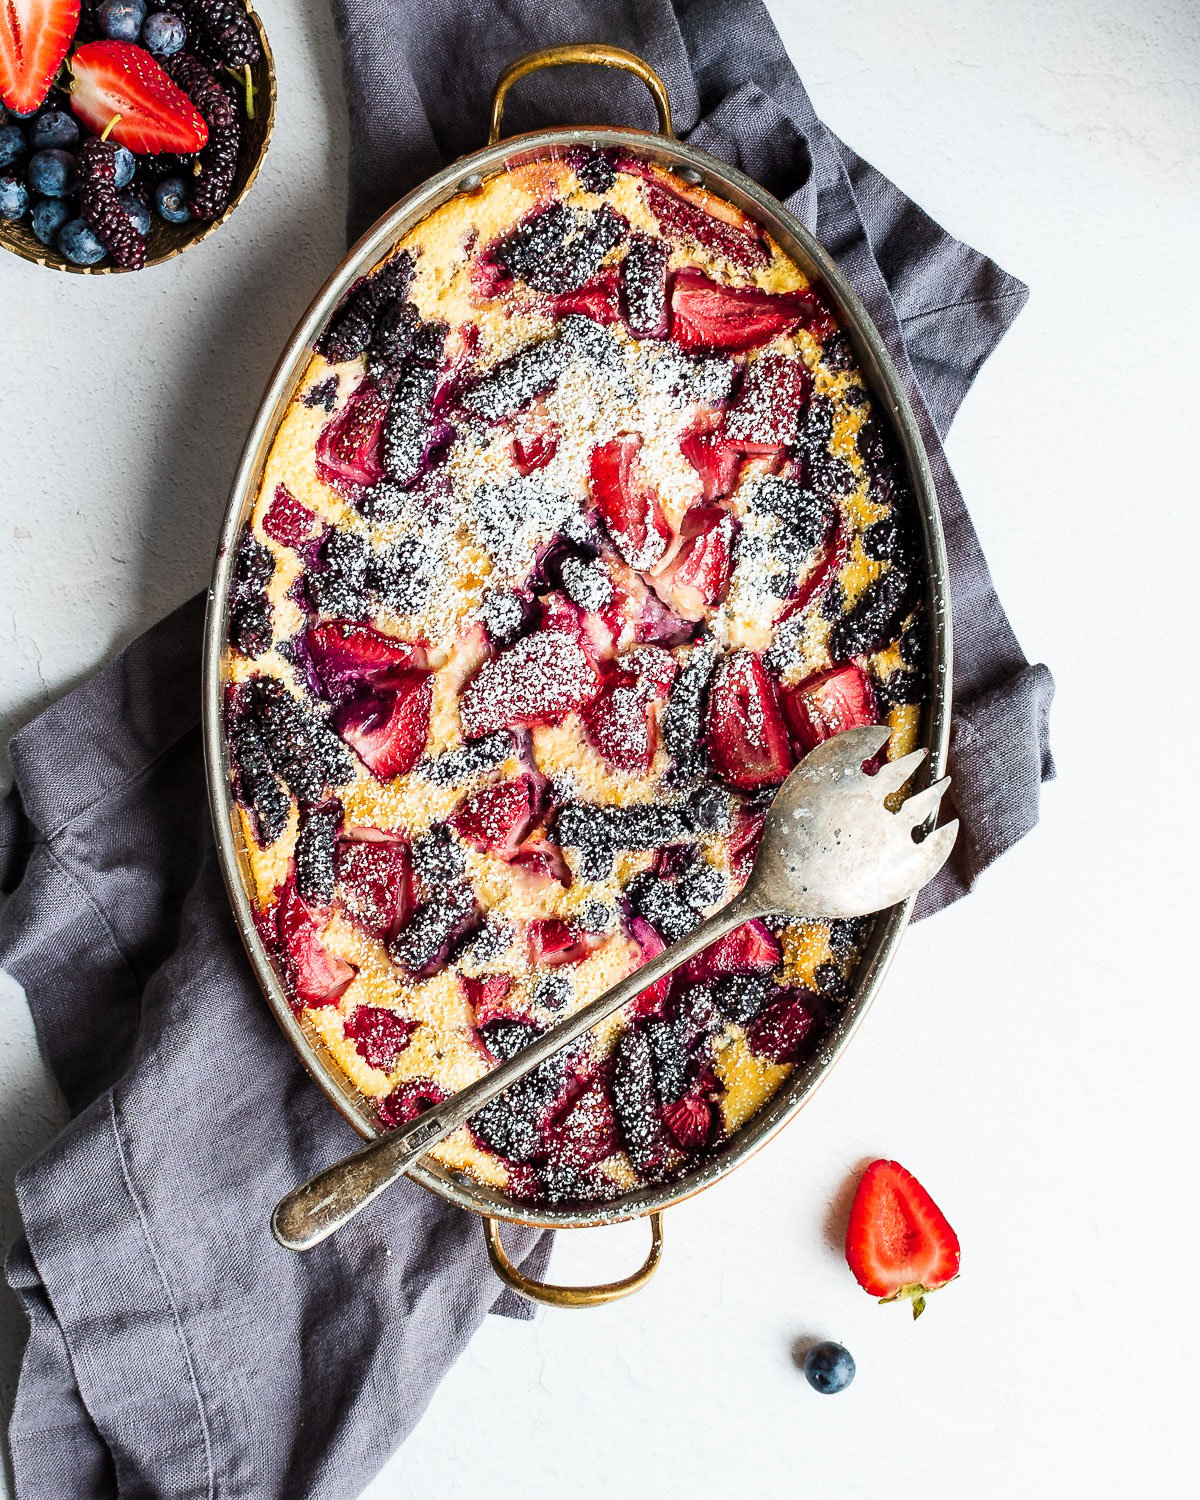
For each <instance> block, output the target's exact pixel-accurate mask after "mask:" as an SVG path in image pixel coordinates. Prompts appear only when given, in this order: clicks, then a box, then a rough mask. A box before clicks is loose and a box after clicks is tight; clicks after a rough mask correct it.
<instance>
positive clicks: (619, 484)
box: [591, 432, 671, 572]
mask: <svg viewBox="0 0 1200 1500" xmlns="http://www.w3.org/2000/svg"><path fill="white" fill-rule="evenodd" d="M641 446H642V440H641V438H640V437H639V436H638V434H637V433H632V432H627V433H623V434H622V435H621V436H620V437H616V438H613V439H612V440H611V441H610V442H607V443H601V444H600V446H599V447H598V448H596V449H594V450H593V452H592V476H591V493H592V499H593V500H595V502H596V504H597V506H598V507H599V509H600V514H601V515H602V516H603V517H604V524H605V525H606V526H607V527H608V533H609V535H610V536H611V537H612V539H613V541H614V542H615V543H616V547H617V551H618V552H619V553H620V554H621V556H622V557H623V558H624V559H625V561H626V562H627V563H628V564H629V566H630V567H631V568H637V569H638V570H639V571H641V572H647V571H649V570H651V569H653V567H654V566H655V564H656V563H659V562H661V561H662V559H663V557H664V555H665V554H666V550H667V545H668V543H669V542H670V540H671V528H670V527H669V526H668V525H667V522H666V518H665V517H664V516H663V513H662V507H661V506H660V505H659V503H658V496H657V494H656V493H655V492H654V489H653V487H652V486H651V485H649V484H648V483H647V482H646V480H645V478H644V477H643V476H642V474H641V472H640V469H639V468H638V466H637V456H638V453H639V451H640V450H641Z"/></svg>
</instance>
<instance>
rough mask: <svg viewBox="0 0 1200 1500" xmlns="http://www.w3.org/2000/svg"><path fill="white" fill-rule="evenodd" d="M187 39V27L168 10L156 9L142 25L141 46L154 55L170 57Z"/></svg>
mask: <svg viewBox="0 0 1200 1500" xmlns="http://www.w3.org/2000/svg"><path fill="white" fill-rule="evenodd" d="M186 41H187V27H186V26H185V25H184V24H183V21H182V19H181V18H180V17H179V16H177V15H175V14H174V13H173V12H172V11H169V10H156V11H155V12H154V14H153V15H151V16H147V17H146V24H145V25H144V26H143V27H142V46H143V47H145V49H146V51H147V52H152V53H153V54H154V56H155V57H170V56H171V55H172V54H173V53H175V52H178V51H179V49H180V48H181V47H182V46H183V44H184V42H186Z"/></svg>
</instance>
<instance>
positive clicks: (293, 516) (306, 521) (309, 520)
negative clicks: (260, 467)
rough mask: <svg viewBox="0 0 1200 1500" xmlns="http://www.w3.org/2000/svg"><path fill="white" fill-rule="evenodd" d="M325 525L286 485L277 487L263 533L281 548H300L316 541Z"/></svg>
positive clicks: (264, 523) (265, 518) (264, 519)
mask: <svg viewBox="0 0 1200 1500" xmlns="http://www.w3.org/2000/svg"><path fill="white" fill-rule="evenodd" d="M324 524H325V523H324V522H323V521H322V520H320V518H319V517H318V516H316V515H314V514H313V512H312V511H311V510H309V508H308V506H307V505H301V503H300V501H299V500H297V499H296V497H295V495H293V494H292V492H291V490H289V489H288V487H287V485H286V484H279V485H276V486H275V494H274V495H273V496H272V497H271V503H270V505H269V506H268V507H267V511H266V514H265V515H264V516H263V519H262V529H263V531H264V532H265V533H266V535H267V536H269V537H270V538H271V540H272V541H273V542H278V543H279V545H280V546H281V547H299V546H301V545H302V544H303V543H304V542H311V541H314V540H315V539H316V538H317V537H318V536H319V535H320V534H321V532H322V530H323V529H324Z"/></svg>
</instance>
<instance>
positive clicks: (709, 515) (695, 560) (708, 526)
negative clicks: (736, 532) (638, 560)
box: [654, 505, 734, 620]
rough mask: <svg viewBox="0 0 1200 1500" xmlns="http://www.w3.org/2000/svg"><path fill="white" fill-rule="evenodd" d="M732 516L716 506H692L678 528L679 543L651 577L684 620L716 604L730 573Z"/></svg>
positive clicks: (700, 617) (697, 617) (697, 616)
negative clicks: (658, 574)
mask: <svg viewBox="0 0 1200 1500" xmlns="http://www.w3.org/2000/svg"><path fill="white" fill-rule="evenodd" d="M733 529H734V518H733V517H732V516H731V515H730V514H729V512H728V511H725V510H722V509H721V507H720V506H719V505H696V506H693V507H692V509H691V510H690V511H688V513H687V515H686V516H684V518H683V525H682V526H681V527H680V536H681V537H682V538H683V542H682V545H681V547H680V549H679V551H678V553H677V554H676V556H675V558H674V560H673V561H672V562H671V564H670V565H669V566H668V567H667V568H665V569H664V570H663V572H662V574H661V575H660V576H659V577H657V578H656V579H655V580H654V588H655V592H656V593H658V594H659V596H660V597H661V598H663V599H664V600H665V601H666V602H667V603H668V604H669V605H670V606H671V608H672V609H673V610H674V611H675V613H676V614H677V615H680V616H681V617H682V618H683V619H685V620H703V619H704V618H705V615H706V614H707V612H708V610H709V609H711V608H712V607H713V606H714V605H717V604H720V602H721V600H722V599H724V597H725V595H726V592H727V591H728V589H729V579H730V576H731V574H732V572H733Z"/></svg>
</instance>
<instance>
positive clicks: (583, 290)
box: [550, 267, 621, 323]
mask: <svg viewBox="0 0 1200 1500" xmlns="http://www.w3.org/2000/svg"><path fill="white" fill-rule="evenodd" d="M620 307H621V284H620V280H619V278H618V275H617V271H616V269H615V267H614V268H611V269H605V270H603V271H601V272H600V274H599V275H598V276H596V277H594V278H593V279H592V280H591V281H589V282H586V283H585V284H584V285H583V286H581V287H579V288H578V289H577V290H576V291H573V292H560V293H559V294H558V295H557V296H555V297H552V298H551V299H550V310H551V312H552V313H553V314H554V316H555V317H556V318H565V317H567V316H568V315H569V314H570V313H579V314H580V315H581V316H582V317H585V318H591V319H592V321H593V322H594V323H615V322H616V320H617V318H618V317H619V316H620Z"/></svg>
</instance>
